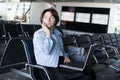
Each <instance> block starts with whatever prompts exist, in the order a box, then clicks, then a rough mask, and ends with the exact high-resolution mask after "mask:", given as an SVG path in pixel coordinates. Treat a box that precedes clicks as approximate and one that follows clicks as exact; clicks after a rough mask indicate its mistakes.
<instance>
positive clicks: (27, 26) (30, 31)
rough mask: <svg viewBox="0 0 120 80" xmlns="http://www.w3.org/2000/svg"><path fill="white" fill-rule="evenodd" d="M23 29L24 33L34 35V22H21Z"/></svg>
mask: <svg viewBox="0 0 120 80" xmlns="http://www.w3.org/2000/svg"><path fill="white" fill-rule="evenodd" d="M21 29H22V32H23V33H27V36H28V37H29V36H33V34H34V32H35V28H34V26H33V24H21Z"/></svg>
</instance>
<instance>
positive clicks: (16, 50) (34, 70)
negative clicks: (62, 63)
mask: <svg viewBox="0 0 120 80" xmlns="http://www.w3.org/2000/svg"><path fill="white" fill-rule="evenodd" d="M18 45H19V46H18ZM13 56H14V57H13ZM24 68H26V69H25V70H28V71H27V72H26V71H24V72H23V71H22V69H24ZM10 71H11V72H14V73H17V74H20V75H22V76H25V77H27V78H30V79H32V80H44V79H43V78H42V76H41V74H45V76H46V79H45V80H53V79H52V77H51V75H50V73H49V72H48V70H47V69H46V68H44V67H43V66H40V65H37V64H36V61H35V57H34V52H33V43H32V38H11V39H10V40H9V41H8V43H7V46H6V49H5V51H4V54H3V56H2V59H1V64H0V74H2V73H5V72H10ZM21 71H22V72H21ZM62 73H63V74H64V76H65V79H66V80H79V79H80V78H82V77H84V75H81V73H80V72H78V71H70V70H69V73H68V72H65V71H62Z"/></svg>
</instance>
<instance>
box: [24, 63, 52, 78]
mask: <svg viewBox="0 0 120 80" xmlns="http://www.w3.org/2000/svg"><path fill="white" fill-rule="evenodd" d="M27 66H29V67H33V68H38V69H42V70H43V71H44V72H45V74H46V76H47V78H48V80H51V79H50V75H49V73H48V70H47V69H46V68H45V67H43V66H41V65H33V64H28V63H26V67H27Z"/></svg>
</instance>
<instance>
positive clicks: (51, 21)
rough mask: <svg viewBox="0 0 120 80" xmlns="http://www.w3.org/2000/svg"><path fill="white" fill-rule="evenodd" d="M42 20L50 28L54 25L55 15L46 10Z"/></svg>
mask: <svg viewBox="0 0 120 80" xmlns="http://www.w3.org/2000/svg"><path fill="white" fill-rule="evenodd" d="M42 22H43V24H44V25H46V26H47V27H48V28H49V29H51V28H53V27H54V25H55V17H54V16H53V15H52V14H51V12H49V11H47V12H46V13H45V14H44V16H43V19H42Z"/></svg>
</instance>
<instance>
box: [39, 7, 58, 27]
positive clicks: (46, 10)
mask: <svg viewBox="0 0 120 80" xmlns="http://www.w3.org/2000/svg"><path fill="white" fill-rule="evenodd" d="M46 12H50V13H51V14H52V16H54V17H55V25H57V23H58V22H59V16H58V12H57V11H56V10H55V9H53V8H48V9H45V10H44V11H43V12H42V14H41V16H40V21H41V23H42V18H43V17H44V14H45V13H46Z"/></svg>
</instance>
